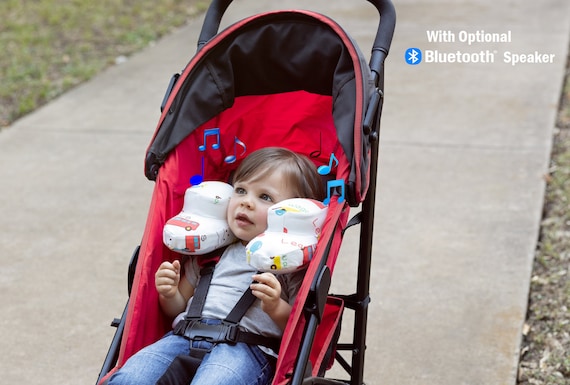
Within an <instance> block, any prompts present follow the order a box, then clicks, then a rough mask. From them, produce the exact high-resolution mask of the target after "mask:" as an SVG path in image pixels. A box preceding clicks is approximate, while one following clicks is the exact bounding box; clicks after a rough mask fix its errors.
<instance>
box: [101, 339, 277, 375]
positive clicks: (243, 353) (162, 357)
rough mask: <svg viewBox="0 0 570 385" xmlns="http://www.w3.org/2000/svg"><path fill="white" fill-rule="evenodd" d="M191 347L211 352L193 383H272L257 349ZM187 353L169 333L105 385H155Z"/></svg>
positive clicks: (182, 343)
mask: <svg viewBox="0 0 570 385" xmlns="http://www.w3.org/2000/svg"><path fill="white" fill-rule="evenodd" d="M192 347H194V348H201V349H210V348H211V349H212V350H211V351H210V352H209V353H207V354H206V355H205V356H204V359H203V361H202V364H201V365H200V367H199V368H198V371H197V372H196V375H195V376H194V379H193V380H192V384H200V385H265V384H269V383H270V382H271V379H272V377H273V368H272V366H271V364H270V363H269V361H268V359H267V357H266V356H265V354H264V353H263V352H262V351H261V350H260V349H259V348H258V347H257V346H251V345H247V344H244V343H237V344H235V345H229V344H218V345H215V346H213V345H212V344H211V343H209V342H205V341H196V342H192ZM189 353H190V342H189V341H188V340H187V339H185V338H184V337H181V336H177V335H174V334H172V332H171V333H168V334H167V335H166V336H164V337H163V338H162V339H161V340H159V341H157V342H155V343H154V344H152V345H149V346H147V347H145V348H144V349H141V350H140V351H139V352H138V353H136V354H135V355H133V356H132V357H130V358H129V359H128V360H127V362H125V364H124V365H123V367H122V368H121V369H119V370H118V371H117V372H116V373H115V374H113V375H112V376H111V377H110V378H109V382H108V385H145V384H148V385H154V384H155V383H156V381H158V379H159V378H160V377H161V376H162V375H163V374H164V372H165V371H166V369H167V368H168V366H169V365H170V364H171V363H172V361H173V360H174V358H176V356H178V355H181V354H189Z"/></svg>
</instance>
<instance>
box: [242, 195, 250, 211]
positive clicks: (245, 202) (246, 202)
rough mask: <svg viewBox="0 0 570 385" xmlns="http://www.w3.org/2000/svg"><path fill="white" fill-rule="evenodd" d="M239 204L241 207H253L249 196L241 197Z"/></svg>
mask: <svg viewBox="0 0 570 385" xmlns="http://www.w3.org/2000/svg"><path fill="white" fill-rule="evenodd" d="M241 205H242V206H243V207H247V208H250V209H251V208H252V207H253V200H252V199H251V198H250V196H249V195H248V196H245V197H243V199H242V200H241Z"/></svg>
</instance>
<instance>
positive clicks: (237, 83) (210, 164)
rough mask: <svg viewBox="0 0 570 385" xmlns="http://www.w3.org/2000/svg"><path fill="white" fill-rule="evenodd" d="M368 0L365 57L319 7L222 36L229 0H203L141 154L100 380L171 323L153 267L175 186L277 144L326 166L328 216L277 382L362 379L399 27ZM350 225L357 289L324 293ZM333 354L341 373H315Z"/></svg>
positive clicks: (162, 252) (227, 170) (218, 174)
mask: <svg viewBox="0 0 570 385" xmlns="http://www.w3.org/2000/svg"><path fill="white" fill-rule="evenodd" d="M369 1H370V2H371V3H372V4H373V5H374V6H375V7H376V8H377V10H378V12H379V14H380V23H379V26H378V31H377V35H376V39H375V41H374V46H373V48H372V56H371V59H370V64H367V63H366V61H365V60H364V58H363V55H362V53H361V52H360V51H359V49H358V47H357V46H356V44H355V43H354V42H353V40H352V39H351V38H350V37H349V36H348V35H347V33H346V32H345V31H344V30H343V29H342V28H341V27H340V26H339V25H338V24H337V23H336V22H334V21H333V20H331V19H330V18H328V17H326V16H323V15H321V14H318V13H315V12H311V11H302V10H284V11H271V12H267V13H263V14H259V15H255V16H251V17H249V18H247V19H244V20H242V21H239V22H237V23H235V24H233V25H231V26H230V27H228V28H227V29H225V30H223V31H222V32H219V33H218V28H219V26H220V22H221V18H222V16H223V14H224V12H225V11H226V9H227V8H228V6H229V5H230V3H231V0H213V2H212V4H211V5H210V7H209V9H208V11H207V13H206V17H205V20H204V24H203V27H202V31H201V33H200V36H199V41H198V51H197V53H196V54H195V56H194V57H193V58H192V59H191V60H190V62H189V63H188V64H187V66H186V67H185V69H184V70H183V71H182V72H181V73H180V74H175V75H174V76H173V77H172V80H171V82H170V84H169V86H168V89H167V92H166V95H165V97H164V100H163V103H162V106H161V110H162V115H161V117H160V120H159V122H158V126H157V129H156V131H155V134H154V136H153V138H152V140H151V143H150V145H149V147H148V149H147V154H146V159H145V174H146V176H147V178H148V179H150V180H153V181H155V188H154V192H153V196H152V201H151V205H150V209H149V215H148V218H147V223H146V227H145V231H144V234H143V238H142V241H141V244H140V246H138V247H137V248H136V250H135V252H134V254H133V256H132V258H131V262H130V265H129V271H128V293H129V299H128V302H127V304H126V307H125V310H124V312H123V315H122V317H121V318H120V319H115V320H114V321H113V323H112V326H115V327H117V331H116V332H115V336H114V338H113V341H112V343H111V346H110V348H109V352H108V354H107V357H106V359H105V361H104V363H103V367H102V369H101V372H100V374H99V378H98V381H97V383H98V384H102V383H104V382H105V380H106V379H107V378H108V377H109V376H110V375H111V374H112V373H113V372H114V371H115V370H117V369H118V368H119V367H120V366H122V364H123V363H124V362H125V361H126V360H127V359H128V358H129V357H130V356H131V355H133V354H134V353H136V352H137V351H138V350H140V349H141V348H143V347H144V346H146V345H149V344H151V343H153V342H155V341H156V340H158V339H159V338H161V337H162V336H163V335H164V334H165V333H166V332H167V331H169V330H171V324H170V322H171V321H170V320H169V319H167V318H166V317H165V316H164V315H163V314H162V313H161V311H160V309H159V303H158V294H157V292H156V290H155V288H154V274H155V272H156V270H157V269H158V266H159V265H160V264H161V263H162V262H163V261H166V260H169V261H172V260H174V259H178V258H179V256H178V255H177V254H176V253H175V252H173V251H172V250H170V249H169V248H167V247H165V245H164V244H163V239H162V231H163V226H164V224H165V223H166V221H167V220H168V219H169V218H171V217H173V216H174V215H176V214H178V213H179V212H180V209H181V207H182V205H183V200H184V193H185V190H186V189H187V188H188V187H190V185H194V184H198V183H200V182H201V181H205V180H214V181H224V182H227V181H228V180H229V179H230V175H231V174H232V172H233V171H234V170H235V169H236V167H237V166H238V164H239V163H240V161H241V160H242V159H243V158H244V157H245V156H247V154H249V153H250V152H253V151H255V150H257V149H259V148H262V147H267V146H275V145H279V146H281V147H286V148H289V149H291V150H293V151H295V152H297V153H301V154H304V155H306V156H308V157H309V158H310V159H311V160H312V161H313V162H314V164H315V166H318V167H319V170H321V171H323V172H322V173H321V174H326V175H323V183H324V185H325V186H326V191H327V199H326V200H325V202H324V203H325V204H327V205H328V214H327V218H326V220H325V223H324V225H323V229H322V233H321V237H320V240H319V244H318V246H317V250H316V252H315V254H314V255H313V258H312V260H311V262H310V264H309V266H308V267H307V270H306V274H305V278H304V281H303V284H302V285H301V288H300V290H299V293H298V294H297V299H296V302H295V304H294V306H293V309H292V312H291V316H290V318H289V322H288V324H287V326H286V329H285V330H284V333H283V337H282V341H281V347H280V350H279V357H278V360H277V364H276V372H275V376H274V379H273V383H274V384H289V383H292V384H301V383H304V384H363V372H364V355H365V345H366V325H367V314H368V305H369V302H370V298H369V282H370V266H371V252H372V250H371V249H372V239H373V219H374V204H375V189H376V170H377V159H378V136H379V127H380V116H381V112H382V103H383V83H384V81H383V79H384V69H383V66H384V60H385V58H386V56H387V55H388V51H389V47H390V43H391V40H392V35H393V32H394V27H395V11H394V7H393V5H392V3H391V2H390V0H369ZM358 206H360V212H359V213H358V214H356V215H355V216H353V217H352V218H350V219H349V216H350V208H351V207H358ZM356 224H360V246H359V250H358V277H357V284H356V286H357V287H356V291H355V292H354V293H352V294H347V295H329V293H328V291H329V288H330V283H331V276H332V272H333V270H334V266H335V262H336V259H337V257H338V254H339V249H340V245H341V242H342V238H343V234H344V232H345V231H346V230H347V229H348V228H349V227H351V226H353V225H356ZM345 309H350V310H352V311H354V331H353V335H352V342H349V343H339V342H338V341H337V340H338V339H339V335H340V326H341V324H342V314H343V311H344V310H345ZM346 352H348V354H350V358H349V359H347V358H345V356H343V353H344V354H345V355H346ZM335 362H338V363H339V364H340V365H341V366H342V368H344V369H345V371H346V373H347V374H348V376H349V377H350V378H349V379H348V380H340V379H327V378H325V374H326V371H327V370H328V369H330V368H331V367H332V365H333V364H334V363H335Z"/></svg>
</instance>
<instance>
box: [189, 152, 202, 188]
mask: <svg viewBox="0 0 570 385" xmlns="http://www.w3.org/2000/svg"><path fill="white" fill-rule="evenodd" d="M203 181H204V157H202V173H201V174H196V175H193V176H192V177H191V178H190V185H191V186H195V185H197V184H200V183H202V182H203Z"/></svg>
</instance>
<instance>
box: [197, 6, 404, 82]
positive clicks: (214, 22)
mask: <svg viewBox="0 0 570 385" xmlns="http://www.w3.org/2000/svg"><path fill="white" fill-rule="evenodd" d="M367 1H368V2H370V3H372V4H373V5H374V6H375V7H376V9H377V10H378V13H379V15H380V22H379V23H378V30H377V32H376V38H375V39H374V45H373V46H372V57H371V59H370V68H371V69H372V71H374V72H376V73H380V71H381V68H382V65H383V63H384V59H386V57H387V56H388V52H389V51H390V43H391V42H392V37H393V35H394V29H395V26H396V11H395V9H394V5H393V4H392V1H391V0H367ZM231 2H232V0H213V1H212V3H211V4H210V7H209V8H208V11H207V12H206V16H205V19H204V24H203V25H202V30H201V32H200V36H199V38H198V50H200V49H201V48H202V47H203V46H204V44H206V43H207V42H208V41H209V40H210V39H211V38H212V37H214V36H215V35H216V34H217V33H218V29H219V27H220V22H221V20H222V16H223V15H224V13H225V12H226V10H227V9H228V7H229V5H230V3H231Z"/></svg>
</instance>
